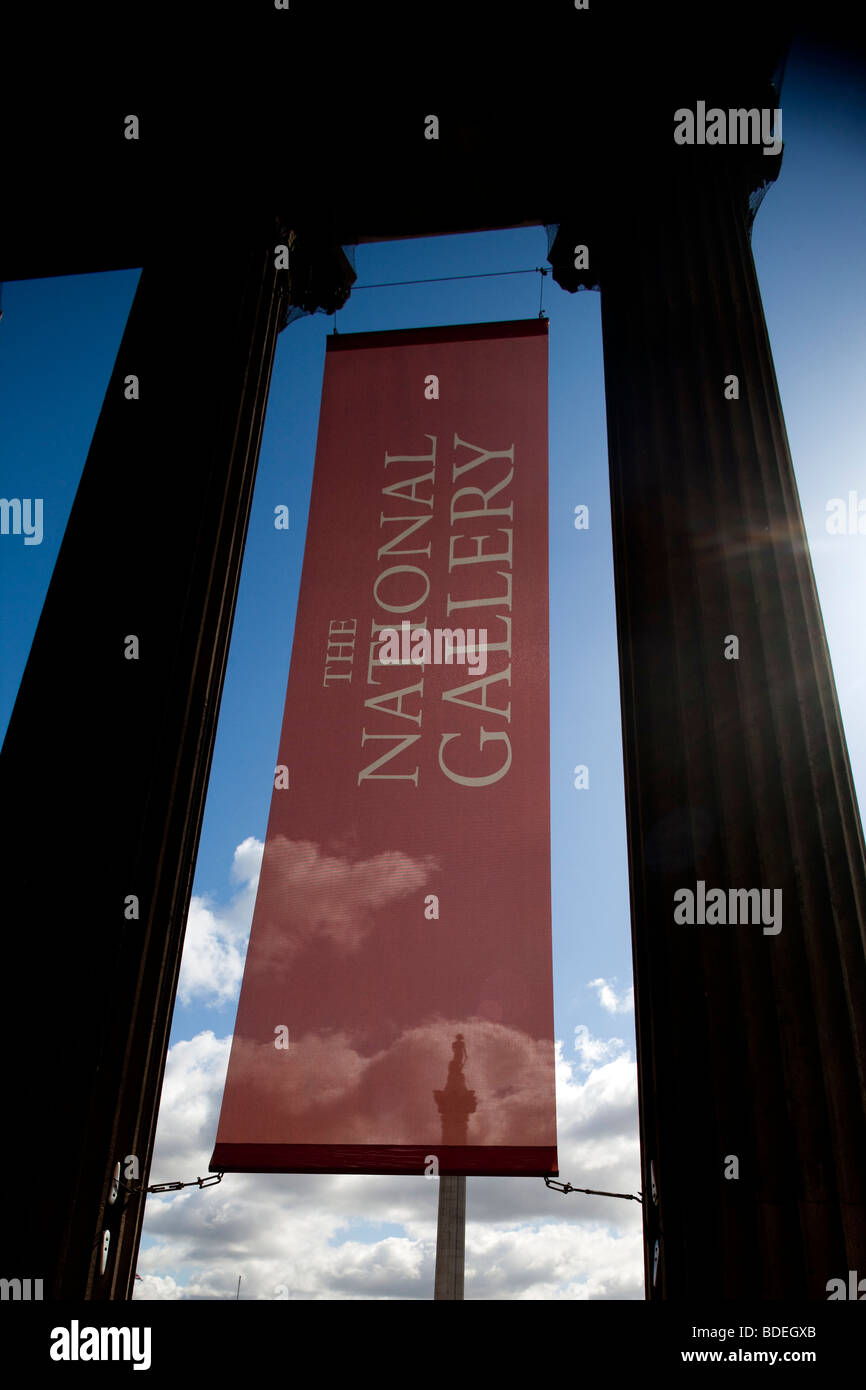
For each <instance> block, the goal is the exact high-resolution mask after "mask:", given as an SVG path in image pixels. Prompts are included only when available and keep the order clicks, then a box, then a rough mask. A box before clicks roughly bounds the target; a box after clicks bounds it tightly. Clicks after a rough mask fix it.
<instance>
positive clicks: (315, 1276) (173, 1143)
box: [135, 1032, 643, 1300]
mask: <svg viewBox="0 0 866 1390" xmlns="http://www.w3.org/2000/svg"><path fill="white" fill-rule="evenodd" d="M596 1041H599V1040H594V1039H592V1038H589V1042H590V1043H592V1042H596ZM229 1044H230V1039H229V1038H227V1037H226V1038H217V1037H215V1036H214V1034H213V1033H212V1032H203V1033H200V1034H198V1035H197V1036H196V1037H194V1038H191V1039H189V1040H187V1041H184V1042H179V1043H176V1044H175V1045H174V1046H173V1047H172V1048H171V1051H170V1053H169V1058H168V1065H167V1068H166V1084H165V1088H164V1092H163V1102H162V1108H161V1111H160V1120H159V1130H158V1134H157V1146H156V1155H155V1160H154V1166H153V1173H152V1180H153V1181H166V1180H170V1179H174V1178H178V1177H184V1178H189V1177H191V1176H194V1175H198V1174H204V1173H205V1172H206V1170H207V1164H208V1162H209V1158H210V1152H211V1148H212V1145H213V1138H214V1134H215V1130H216V1120H217V1114H218V1110H219V1103H220V1097H221V1092H222V1085H223V1079H224V1076H225V1070H226V1065H227V1061H228V1053H229ZM610 1050H611V1051H613V1052H616V1055H615V1056H610V1058H609V1060H607V1061H605V1062H604V1063H603V1064H602V1065H600V1066H597V1067H594V1068H593V1069H591V1070H590V1071H589V1072H588V1073H586V1074H580V1072H579V1067H578V1063H577V1062H576V1061H574V1060H572V1059H570V1058H567V1057H565V1056H564V1055H563V1049H562V1046H561V1044H558V1045H557V1055H556V1086H557V1112H558V1121H557V1123H558V1131H559V1154H560V1172H561V1174H562V1176H563V1178H564V1179H567V1180H568V1181H570V1182H572V1183H573V1184H574V1185H575V1186H581V1187H595V1188H601V1189H604V1190H605V1191H613V1192H637V1191H638V1189H639V1185H640V1172H639V1157H638V1144H637V1080H636V1073H635V1065H634V1061H633V1060H632V1058H631V1055H630V1054H629V1053H628V1051H626V1050H625V1049H621V1048H620V1045H619V1044H617V1045H616V1047H612V1048H611V1049H610ZM437 1198H438V1183H437V1182H436V1180H435V1179H425V1178H423V1177H397V1178H394V1177H364V1176H355V1175H336V1174H309V1175H308V1174H246V1173H243V1174H242V1173H229V1174H227V1175H226V1176H225V1178H224V1179H223V1182H222V1184H220V1185H219V1186H217V1187H213V1188H208V1189H205V1190H203V1191H199V1190H198V1189H197V1188H189V1189H186V1190H184V1191H183V1192H178V1193H171V1194H164V1195H160V1196H152V1197H150V1198H149V1199H148V1206H147V1213H146V1220H145V1227H144V1244H143V1248H142V1252H141V1255H140V1259H139V1265H138V1272H139V1274H141V1276H142V1278H141V1280H139V1281H136V1284H135V1297H136V1299H150V1298H153V1299H161V1300H177V1299H184V1300H190V1299H191V1300H196V1299H227V1298H233V1297H234V1295H235V1291H236V1287H237V1279H238V1275H239V1274H241V1275H242V1276H243V1282H242V1287H241V1297H242V1298H251V1299H265V1300H273V1299H277V1300H279V1299H289V1300H301V1299H313V1300H333V1299H337V1300H345V1299H349V1300H353V1299H359V1300H369V1299H374V1300H381V1299H399V1300H405V1299H410V1300H415V1299H417V1300H428V1299H430V1298H431V1297H432V1289H433V1267H434V1263H435V1246H436V1213H437ZM395 1228H396V1229H397V1230H398V1232H399V1234H396V1235H395V1234H394V1230H395ZM642 1297H643V1272H642V1237H641V1219H640V1207H639V1205H638V1203H636V1202H624V1201H620V1200H617V1199H614V1198H595V1197H586V1196H582V1195H580V1194H570V1195H568V1196H563V1195H561V1194H559V1193H556V1192H553V1191H550V1190H548V1189H547V1188H546V1187H545V1185H544V1183H543V1182H542V1180H541V1179H540V1178H537V1179H535V1178H508V1177H502V1178H470V1179H468V1181H467V1231H466V1298H467V1299H505V1300H510V1299H520V1300H526V1299H529V1300H533V1299H554V1300H575V1299H576V1300H581V1299H641V1298H642Z"/></svg>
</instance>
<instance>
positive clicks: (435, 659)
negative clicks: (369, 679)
mask: <svg viewBox="0 0 866 1390" xmlns="http://www.w3.org/2000/svg"><path fill="white" fill-rule="evenodd" d="M379 636H380V639H381V643H382V645H381V648H380V650H379V660H380V661H381V663H382V665H383V666H429V665H430V664H431V662H432V664H433V665H434V666H442V665H443V664H444V665H446V666H451V665H452V663H453V661H454V659H455V657H456V660H457V664H458V665H460V666H462V665H463V663H464V662H465V663H466V669H467V671H468V673H469V675H470V676H483V675H484V673H485V671H486V670H487V628H486V627H480V628H479V629H478V641H477V642H476V640H475V636H476V634H475V628H474V627H468V628H466V630H465V631H464V629H463V628H462V627H454V628H451V627H434V629H433V631H432V633H431V632H428V631H427V629H426V627H413V625H412V624H411V623H409V622H403V623H401V624H400V631H399V632H398V631H397V629H396V628H395V627H383V628H382V630H381V632H380V634H379Z"/></svg>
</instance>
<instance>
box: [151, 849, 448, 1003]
mask: <svg viewBox="0 0 866 1390" xmlns="http://www.w3.org/2000/svg"><path fill="white" fill-rule="evenodd" d="M263 865H265V866H266V867H267V870H268V878H267V883H266V884H264V885H263V890H262V893H261V895H260V916H261V921H260V923H259V925H258V926H257V931H258V933H259V935H258V939H257V943H256V960H257V968H258V969H259V970H261V971H265V972H267V971H269V970H271V969H272V968H273V967H275V966H276V965H277V964H279V965H281V966H282V965H285V962H286V960H287V958H288V957H289V955H290V954H291V953H292V952H293V951H296V950H298V949H299V948H300V946H301V945H302V944H303V942H304V941H305V940H308V939H312V938H318V939H321V938H323V937H324V938H327V939H328V940H329V941H330V942H332V943H333V944H334V945H335V946H337V947H339V948H340V949H341V950H344V951H347V950H354V949H357V948H358V946H359V945H360V944H361V942H362V941H363V940H364V938H365V937H366V936H367V935H368V934H369V933H370V932H371V930H372V929H373V926H374V922H375V918H374V914H375V912H376V910H377V909H379V908H381V907H383V906H385V905H386V904H388V903H391V902H395V901H398V900H399V899H401V898H405V897H407V896H408V895H409V894H411V893H414V892H417V891H418V890H419V889H420V888H422V887H423V885H424V884H425V883H426V881H427V879H428V877H429V875H430V873H431V872H432V871H433V870H434V869H435V868H436V863H435V860H433V859H432V858H427V859H423V860H413V859H411V858H410V857H409V856H408V855H405V854H402V853H400V852H399V851H389V852H387V853H384V854H377V855H375V856H373V857H371V858H370V859H366V860H355V861H353V860H351V859H350V858H348V857H342V856H340V855H336V854H327V853H325V852H324V851H323V850H322V849H321V848H320V846H318V845H316V844H314V843H312V842H311V841H307V840H288V839H286V837H285V836H283V835H276V836H274V839H273V840H272V841H271V842H270V843H269V844H268V846H267V850H266V849H265V846H264V845H263V844H262V841H261V840H257V839H255V838H253V837H252V836H250V837H249V838H248V839H246V840H244V841H243V843H242V844H240V845H238V847H237V849H236V850H235V853H234V859H233V861H232V866H231V871H230V878H231V881H232V882H233V883H235V884H237V885H238V887H237V890H236V891H235V893H234V894H233V896H232V898H231V900H230V902H229V903H228V905H226V906H218V905H216V904H215V903H214V901H213V899H212V897H210V896H208V895H201V896H199V895H196V896H195V897H193V899H192V902H191V903H190V910H189V915H188V917H187V926H186V937H185V940H184V948H183V959H182V961H181V970H180V982H179V985H178V997H179V999H180V1002H181V1004H184V1005H189V1004H193V1003H201V1004H204V1005H206V1006H207V1007H210V1008H218V1007H221V1006H223V1005H225V1004H228V1003H231V1002H232V1001H233V1000H235V999H236V998H237V994H238V990H239V988H240V983H241V979H242V977H243V972H244V958H245V954H246V947H247V942H248V939H249V934H250V924H251V922H252V918H253V908H254V907H255V904H256V895H257V890H258V886H259V879H260V876H261V872H262V868H263ZM257 921H258V919H257Z"/></svg>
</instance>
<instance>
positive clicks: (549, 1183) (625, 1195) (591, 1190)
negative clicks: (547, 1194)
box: [544, 1178, 643, 1203]
mask: <svg viewBox="0 0 866 1390" xmlns="http://www.w3.org/2000/svg"><path fill="white" fill-rule="evenodd" d="M544 1183H545V1186H546V1187H553V1188H555V1189H556V1191H557V1192H586V1193H588V1195H589V1196H590V1197H621V1198H622V1199H623V1201H625V1202H641V1203H642V1202H643V1193H642V1192H641V1193H639V1194H638V1195H637V1196H635V1194H634V1193H633V1192H599V1191H598V1189H597V1188H595V1187H572V1185H571V1183H570V1182H557V1181H556V1179H555V1178H545V1179H544Z"/></svg>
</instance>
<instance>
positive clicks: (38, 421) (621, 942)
mask: <svg viewBox="0 0 866 1390" xmlns="http://www.w3.org/2000/svg"><path fill="white" fill-rule="evenodd" d="M696 95H697V96H699V95H700V93H696ZM782 108H783V113H784V139H785V154H784V159H783V164H782V172H781V175H780V178H779V180H778V182H777V183H776V184H775V185H773V186H772V187H771V188H770V190H769V192H768V193H767V196H766V198H765V200H764V202H763V204H762V206H761V209H760V211H759V213H758V217H757V221H756V224H755V230H754V235H753V249H754V254H755V260H756V264H757V268H758V276H759V282H760V285H761V291H762V296H763V300H764V307H765V313H766V317H767V322H768V327H769V331H770V340H771V343H772V346H773V353H774V360H775V364H776V371H777V376H778V379H779V385H780V391H781V396H782V404H783V408H784V411H785V418H786V423H787V428H788V435H789V440H790V444H791V451H792V454H793V458H794V463H795V468H796V473H797V479H798V485H799V489H800V498H801V503H802V507H803V512H804V516H805V520H806V527H807V531H808V535H809V541H810V547H811V552H812V560H813V565H814V569H815V574H816V580H817V584H818V592H819V596H820V599H821V605H822V610H823V613H824V620H825V624H826V628H827V633H828V639H829V644H830V651H831V656H832V661H833V667H834V672H835V676H836V682H837V687H838V692H839V700H840V705H841V709H842V715H843V719H844V723H845V730H846V735H847V739H848V747H849V753H850V756H851V762H852V766H853V770H854V778H855V784H856V785H857V787H858V790H859V791H860V793H861V798H862V788H863V787H864V786H866V700H864V698H863V694H864V687H866V651H864V624H863V615H862V608H863V603H862V595H863V594H864V593H866V534H864V535H859V534H855V535H831V534H829V533H828V531H827V529H826V525H825V522H826V517H827V507H828V503H829V502H830V500H831V499H833V498H844V499H847V497H848V494H849V492H852V491H854V492H857V494H858V497H859V499H861V500H863V501H864V512H866V388H864V382H866V158H864V156H866V94H864V91H863V88H862V84H861V85H860V86H859V87H858V85H857V79H856V75H855V74H854V73H853V72H850V71H848V70H847V69H845V68H843V67H841V66H838V65H836V64H832V63H831V64H829V65H828V63H826V62H825V63H823V64H821V63H815V62H814V61H809V60H807V57H806V55H805V54H804V53H803V51H802V50H799V49H798V48H796V47H795V49H794V50H793V51H792V53H791V55H790V57H789V60H788V65H787V69H786V73H785V85H784V89H783V94H782ZM546 247H547V239H546V234H545V231H544V229H543V228H541V227H537V228H528V229H521V230H514V231H507V232H499V233H487V234H477V235H472V236H461V237H447V238H430V239H426V240H421V241H403V242H394V243H385V244H380V245H374V246H362V247H359V248H358V249H357V254H356V269H357V272H358V281H359V284H360V285H364V284H368V283H372V282H377V283H378V282H380V281H400V280H411V279H420V278H423V277H437V276H448V275H455V276H457V275H474V274H476V273H479V272H491V271H499V270H514V269H520V268H524V267H532V266H539V265H543V264H544V263H545V259H546ZM137 280H138V272H137V271H124V272H114V273H111V274H106V275H99V276H80V277H69V278H64V279H56V280H42V281H29V282H19V283H14V284H8V285H6V286H5V287H4V291H3V310H4V313H3V319H2V321H0V494H2V496H4V497H42V498H43V499H44V539H43V541H42V544H41V545H38V546H31V547H26V548H25V547H24V546H23V540H22V538H21V537H20V536H0V623H2V630H3V646H2V650H3V661H2V670H0V731H2V732H5V727H6V723H7V721H8V717H9V714H10V711H11V708H12V704H13V702H14V698H15V694H16V691H17V687H18V682H19V680H20V676H21V672H22V670H23V667H24V663H25V661H26V657H27V652H28V650H29V645H30V642H31V640H32V636H33V632H34V630H35V626H36V622H37V620H38V615H39V611H40V608H41V604H42V601H43V599H44V595H45V591H46V588H47V585H48V582H49V579H50V574H51V569H52V566H53V563H54V560H55V558H56V554H57V549H58V546H59V542H60V539H61V537H62V533H63V527H64V525H65V523H66V519H67V517H68V513H69V509H70V506H71V503H72V499H73V496H74V493H75V489H76V486H77V483H78V479H79V476H80V472H81V468H82V466H83V463H84V459H85V456H86V452H87V448H88V445H89V441H90V438H91V435H92V432H93V428H94V425H95V422H96V419H97V415H98V412H99V408H100V405H101V401H102V397H103V395H104V392H105V388H106V385H107V382H108V377H109V373H110V370H111V366H112V362H113V358H114V353H115V351H116V348H117V345H118V342H119V340H120V336H121V333H122V331H123V326H124V323H125V320H126V315H127V313H128V309H129V305H130V303H131V300H132V296H133V294H134V291H135V286H136V283H137ZM538 304H539V276H537V275H534V274H527V275H515V276H507V277H497V278H488V279H468V280H461V281H456V282H451V283H447V282H446V283H436V284H422V285H406V286H400V287H397V288H393V289H370V290H363V289H356V290H355V291H353V293H352V296H351V298H350V300H349V302H348V304H347V306H346V307H345V308H344V309H343V310H342V311H341V312H340V313H339V315H338V318H337V326H338V328H339V330H340V331H341V332H345V333H349V332H363V331H375V330H384V329H394V328H404V327H414V326H423V325H435V324H451V323H466V322H477V321H486V320H497V319H509V318H528V317H534V316H535V315H536V314H537V313H538ZM544 307H545V310H546V312H547V314H548V316H549V318H550V479H549V487H550V575H551V625H550V631H551V654H550V657H551V825H552V862H551V875H552V885H553V938H554V942H553V945H554V979H555V1018H556V1035H557V1038H558V1039H560V1040H561V1042H562V1056H561V1061H560V1067H559V1073H558V1078H557V1085H558V1105H559V1128H560V1169H561V1175H562V1177H563V1178H565V1179H567V1180H570V1181H572V1182H573V1183H576V1184H580V1185H585V1186H591V1187H601V1188H609V1189H613V1190H617V1191H637V1190H638V1189H639V1187H640V1173H639V1167H638V1151H637V1116H636V1108H635V1101H634V1096H635V1069H634V1028H633V1013H632V1011H631V1009H630V1008H629V1002H628V991H629V989H630V986H631V954H630V936H629V906H628V881H627V859H626V838H625V818H624V802H623V786H622V758H621V741H620V724H619V690H618V672H617V657H616V621H615V607H614V594H613V572H612V558H611V535H610V513H609V493H608V480H607V447H606V432H605V416H604V381H603V363H602V349H601V331H600V314H601V301H600V297H599V296H598V295H597V294H593V293H582V294H579V295H567V294H565V293H564V292H563V291H562V290H560V289H559V288H558V286H556V285H555V284H554V283H553V281H552V279H551V278H550V276H548V277H547V279H546V280H545V281H544ZM332 329H333V319H332V318H329V317H326V316H324V315H315V316H313V317H308V318H303V319H301V320H298V321H297V322H295V323H293V324H291V325H290V326H289V327H288V328H287V329H286V330H285V331H284V332H283V333H282V335H281V337H280V339H279V343H278V349H277V357H276V363H275V369H274V375H273V381H272V385H271V394H270V401H269V406H268V414H267V420H266V424H265V430H264V438H263V443H262V452H261V459H260V464H259V472H258V480H257V484H256V493H255V499H254V504H253V510H252V515H251V520H250V528H249V536H248V542H247V551H246V556H245V561H244V569H243V575H242V580H241V586H240V593H239V599H238V607H237V614H236V619H235V627H234V634H233V638H232V647H231V653H230V658H229V665H228V671H227V677H226V684H225V691H224V695H223V703H222V710H221V716H220V724H219V730H218V734H217V742H216V749H215V755H214V761H213V770H212V775H211V782H210V788H209V794H208V802H207V809H206V814H205V821H204V829H203V834H202V840H201V847H200V851H199V857H198V864H197V870H196V879H195V888H194V902H193V908H192V911H191V914H190V927H189V932H188V944H187V951H186V952H185V957H184V966H183V971H182V978H181V992H180V996H179V1002H178V1005H177V1008H176V1010H175V1016H174V1023H173V1029H172V1051H171V1054H170V1061H169V1067H168V1072H167V1083H166V1089H165V1093H164V1103H163V1110H162V1113H161V1118H160V1128H159V1134H158V1140H157V1154H156V1160H155V1164H154V1169H153V1172H152V1180H153V1181H165V1180H169V1179H175V1178H184V1179H188V1178H190V1177H192V1176H195V1175H196V1174H198V1173H204V1171H205V1169H206V1165H207V1162H208V1159H209V1157H210V1151H211V1148H212V1144H213V1138H214V1134H215V1126H216V1114H217V1106H218V1102H219V1097H220V1094H221V1086H222V1077H223V1075H224V1069H225V1063H226V1061H227V1045H228V1039H229V1037H230V1034H231V1030H232V1026H233V1023H234V1014H235V1008H236V1003H237V992H238V988H239V983H240V970H241V968H242V963H243V951H244V944H245V934H246V932H247V931H248V928H249V921H250V916H251V910H252V903H253V896H254V886H255V879H256V873H257V868H258V858H259V855H260V847H261V841H262V840H263V839H264V834H265V828H266V823H267V815H268V808H269V804H270V795H271V788H272V779H273V768H274V764H275V761H276V751H277V745H278V739H279V731H280V724H281V718H282V707H283V701H284V698H285V688H286V679H287V674H288V665H289V657H290V652H291V641H292V628H293V621H294V611H295V605H296V602H297V594H298V585H299V581H300V569H301V560H302V555H303V543H304V528H305V524H306V514H307V506H308V502H309V494H310V483H311V478H312V467H313V458H314V453H315V443H316V430H317V423H318V408H319V398H320V392H321V383H322V371H323V366H324V354H325V339H326V335H327V334H328V333H329V332H331V331H332ZM279 503H284V504H285V505H287V506H288V507H289V510H290V518H291V523H290V528H289V530H288V532H284V531H276V530H275V529H274V526H273V515H274V507H275V506H276V505H277V504H279ZM579 503H584V504H586V505H588V507H589V512H590V526H589V530H588V531H576V530H575V528H574V525H573V518H574V508H575V506H576V505H577V504H579ZM864 530H866V521H864ZM83 620H86V619H83ZM59 679H62V676H60V677H59ZM578 763H585V764H587V765H588V766H589V770H590V787H589V790H584V791H577V790H575V788H574V785H573V769H574V767H575V765H576V764H578ZM591 982H596V983H594V984H593V983H591ZM576 1030H577V1031H576ZM434 1189H435V1183H431V1182H425V1180H424V1179H420V1178H419V1179H386V1178H341V1177H328V1176H325V1177H312V1176H299V1175H286V1176H270V1177H256V1176H246V1175H245V1176H241V1175H236V1174H232V1175H229V1176H227V1177H226V1179H225V1180H224V1182H223V1184H222V1185H221V1186H220V1187H219V1188H217V1189H214V1190H212V1191H209V1192H206V1193H199V1192H197V1191H196V1190H195V1189H192V1190H191V1191H190V1192H185V1193H183V1194H178V1195H176V1196H172V1197H165V1198H152V1199H151V1200H150V1203H149V1206H148V1217H147V1222H146V1226H145V1239H144V1242H143V1245H142V1256H141V1260H140V1264H139V1271H140V1273H141V1274H142V1276H143V1278H142V1281H141V1283H139V1284H138V1285H137V1296H138V1297H155V1298H177V1297H191V1298H220V1297H229V1296H234V1288H235V1286H236V1283H237V1276H238V1274H244V1276H245V1277H244V1282H243V1285H242V1296H244V1297H259V1298H274V1297H280V1298H281V1297H289V1298H299V1297H314V1298H359V1297H378V1298H398V1299H400V1298H422V1299H423V1298H429V1297H430V1296H431V1291H432V1250H433V1240H434V1237H435V1190H434ZM467 1216H468V1223H469V1224H468V1233H467V1297H468V1298H470V1297H471V1298H482V1297H484V1298H557V1299H573V1298H577V1299H583V1298H641V1297H642V1270H641V1243H640V1222H639V1217H640V1213H639V1208H638V1207H637V1204H636V1203H617V1202H613V1201H607V1200H597V1199H590V1198H586V1197H578V1196H571V1197H568V1198H565V1197H559V1196H557V1195H555V1194H553V1193H550V1192H548V1191H547V1190H546V1189H545V1188H544V1185H543V1183H542V1182H541V1180H540V1179H522V1180H518V1179H473V1180H471V1181H470V1183H469V1195H468V1203H467ZM275 1290H277V1291H278V1292H275ZM284 1290H285V1291H286V1292H283V1291H284Z"/></svg>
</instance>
